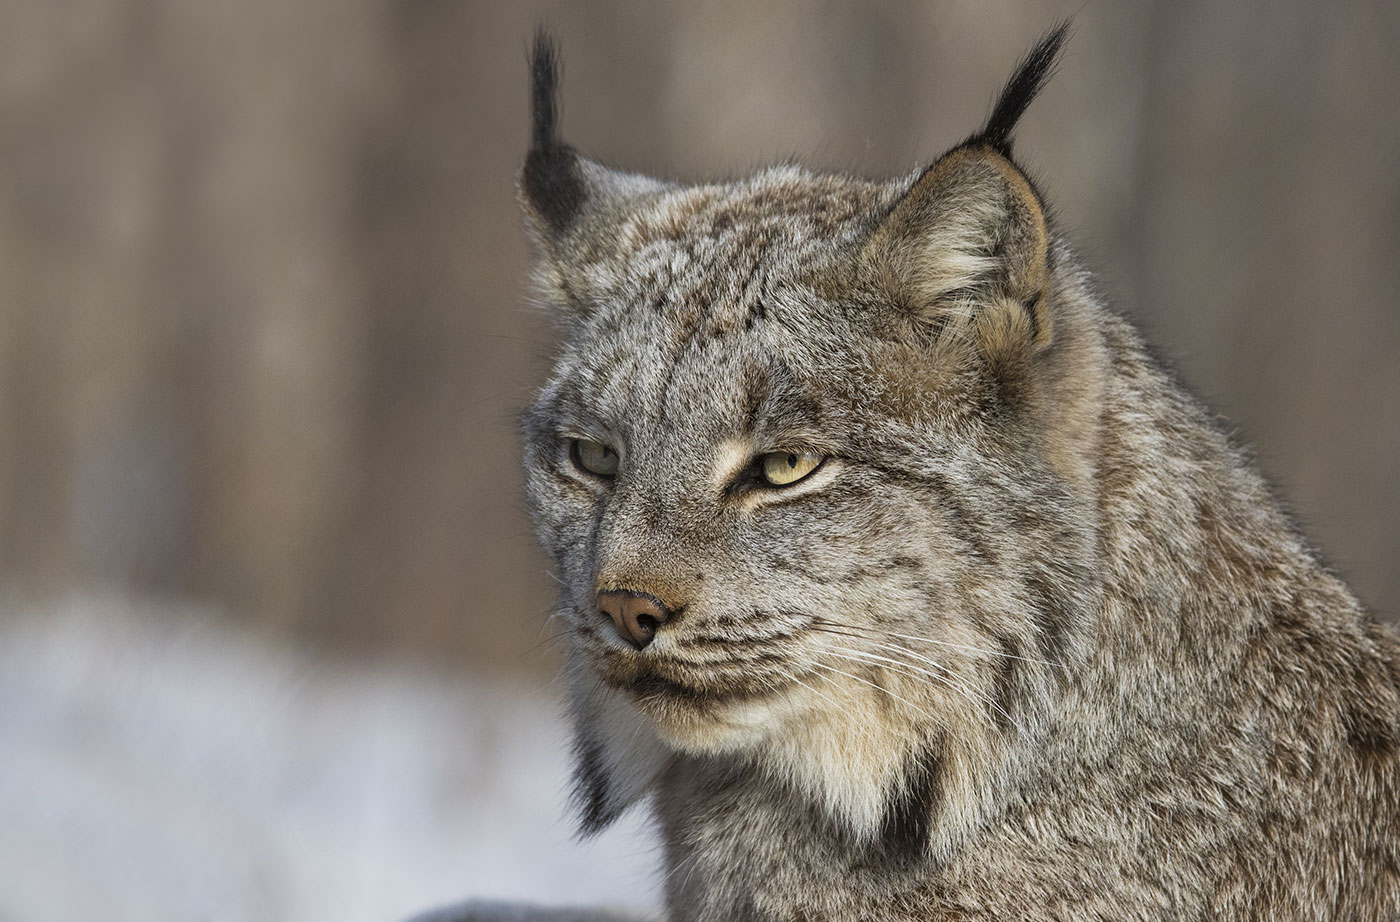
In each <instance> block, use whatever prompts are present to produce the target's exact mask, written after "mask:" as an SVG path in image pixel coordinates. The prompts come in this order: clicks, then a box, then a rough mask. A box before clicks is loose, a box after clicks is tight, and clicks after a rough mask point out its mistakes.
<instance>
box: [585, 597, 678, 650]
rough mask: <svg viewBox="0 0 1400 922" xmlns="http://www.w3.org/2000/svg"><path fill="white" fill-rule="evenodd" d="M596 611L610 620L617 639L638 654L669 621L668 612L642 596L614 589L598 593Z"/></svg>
mask: <svg viewBox="0 0 1400 922" xmlns="http://www.w3.org/2000/svg"><path fill="white" fill-rule="evenodd" d="M598 609H599V610H600V611H602V612H603V613H604V614H606V615H607V616H608V617H610V618H612V620H613V624H614V625H616V626H617V636H619V637H621V638H622V639H623V640H625V641H627V642H628V643H630V644H631V645H632V646H634V647H636V648H637V649H638V650H640V649H642V648H643V647H645V646H646V645H647V644H649V643H651V639H652V638H653V637H655V636H656V629H657V628H658V627H660V626H661V625H663V624H665V623H666V622H667V621H668V620H670V618H671V614H672V612H671V610H670V609H668V608H667V607H666V606H665V605H662V604H661V601H660V600H659V599H657V598H655V597H654V596H649V595H647V594H646V593H644V592H627V591H624V590H621V589H615V590H612V591H610V592H600V593H598Z"/></svg>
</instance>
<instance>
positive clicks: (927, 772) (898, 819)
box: [880, 746, 943, 866]
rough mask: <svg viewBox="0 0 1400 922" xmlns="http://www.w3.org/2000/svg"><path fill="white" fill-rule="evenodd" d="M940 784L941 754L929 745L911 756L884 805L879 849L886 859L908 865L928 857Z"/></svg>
mask: <svg viewBox="0 0 1400 922" xmlns="http://www.w3.org/2000/svg"><path fill="white" fill-rule="evenodd" d="M942 782H943V755H942V752H941V750H940V749H939V748H938V747H936V746H929V747H927V748H925V749H923V750H921V751H920V752H918V753H916V754H914V755H913V756H911V757H910V759H909V762H908V764H907V765H906V766H905V769H904V777H903V778H902V779H900V781H899V783H898V787H897V788H896V789H895V790H894V792H893V793H892V794H891V795H890V799H889V803H888V804H886V806H885V821H884V823H883V824H882V828H881V830H880V846H881V847H882V848H883V850H884V853H885V857H886V858H889V859H891V860H893V861H895V862H896V863H898V864H901V865H905V866H910V865H915V864H918V863H919V862H921V861H922V860H923V859H924V857H925V856H926V855H927V853H928V843H929V837H930V835H931V834H932V832H933V819H934V816H933V815H934V812H935V811H936V810H937V809H938V802H939V799H940V798H941V796H942V793H943V788H942Z"/></svg>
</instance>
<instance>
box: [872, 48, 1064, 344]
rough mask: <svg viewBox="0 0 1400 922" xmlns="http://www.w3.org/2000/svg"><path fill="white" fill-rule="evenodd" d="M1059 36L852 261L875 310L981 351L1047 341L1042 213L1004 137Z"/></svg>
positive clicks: (1029, 61)
mask: <svg viewBox="0 0 1400 922" xmlns="http://www.w3.org/2000/svg"><path fill="white" fill-rule="evenodd" d="M1067 29H1068V24H1067V23H1066V24H1063V25H1061V26H1059V27H1058V28H1057V29H1055V30H1054V31H1052V32H1051V33H1050V34H1049V35H1047V36H1046V37H1045V38H1044V39H1042V40H1041V41H1040V43H1039V44H1037V45H1036V47H1035V48H1034V49H1033V50H1032V51H1031V53H1030V54H1029V55H1027V57H1026V59H1025V60H1024V61H1023V62H1022V63H1021V65H1020V67H1018V68H1017V70H1016V73H1015V74H1014V75H1013V76H1012V78H1011V80H1010V82H1008V83H1007V85H1006V88H1005V89H1004V90H1002V94H1001V97H1000V98H999V99H998V101H997V104H996V107H995V108H994V109H993V111H992V115H991V118H990V119H988V121H987V125H986V127H985V128H983V129H982V131H980V132H979V133H977V134H975V135H973V136H972V137H971V138H969V139H968V140H967V141H964V142H963V143H962V144H960V145H958V146H957V147H955V148H953V149H952V150H951V151H949V152H948V153H946V154H944V155H943V156H942V157H940V158H939V159H938V161H937V162H935V163H934V164H933V165H932V166H930V167H929V168H928V169H927V170H925V171H924V172H923V174H921V175H920V176H919V177H918V178H917V179H916V180H915V181H914V183H913V185H912V186H911V187H910V188H909V190H908V191H907V192H906V193H905V194H904V196H903V198H902V199H900V201H899V202H898V204H896V205H895V207H894V209H893V210H892V211H891V212H890V214H889V215H888V216H887V217H886V218H885V219H884V220H883V221H882V222H881V224H880V225H879V226H878V227H877V228H876V230H875V232H874V233H873V234H872V235H871V236H870V238H869V239H868V240H867V242H866V245H865V248H864V250H863V252H862V260H861V262H862V269H863V271H864V272H865V273H867V275H868V277H869V278H870V279H871V281H872V282H873V284H874V286H875V288H876V292H877V294H878V295H879V297H881V299H882V300H885V301H887V302H888V303H892V304H895V305H897V306H900V307H903V308H904V309H905V310H907V311H908V312H910V313H912V314H913V315H914V316H915V317H917V318H920V319H923V320H926V321H928V322H930V323H931V324H933V325H934V326H935V327H936V328H937V329H938V330H940V331H942V332H944V333H946V334H955V335H956V336H957V338H959V339H970V340H971V341H973V342H975V343H977V344H978V345H979V346H981V347H982V348H983V349H984V350H988V349H989V350H993V351H996V350H1002V349H1005V348H1008V347H1023V346H1025V345H1026V344H1030V345H1033V346H1036V347H1039V346H1043V345H1045V344H1047V343H1049V342H1050V339H1051V335H1052V330H1051V323H1050V317H1049V312H1048V309H1047V308H1048V303H1049V293H1050V292H1049V287H1050V266H1049V230H1048V228H1047V226H1046V220H1045V209H1044V205H1043V204H1042V202H1041V199H1040V195H1039V194H1038V193H1037V192H1036V190H1035V187H1034V186H1033V185H1032V184H1031V182H1030V180H1029V179H1027V178H1026V175H1025V174H1024V173H1023V172H1021V170H1020V168H1019V167H1017V166H1016V164H1015V162H1014V161H1013V160H1012V159H1011V135H1012V131H1013V129H1014V128H1015V125H1016V121H1017V120H1018V119H1019V118H1020V116H1021V114H1022V113H1023V112H1024V111H1025V109H1026V107H1027V106H1028V105H1029V104H1030V102H1031V100H1032V99H1034V98H1035V95H1036V94H1037V93H1038V92H1039V91H1040V89H1041V87H1042V86H1043V85H1044V83H1045V81H1046V79H1047V78H1048V77H1049V75H1050V72H1051V69H1052V67H1053V64H1054V61H1055V56H1056V54H1057V53H1058V51H1059V48H1060V45H1061V43H1062V42H1063V40H1064V37H1065V33H1066V30H1067Z"/></svg>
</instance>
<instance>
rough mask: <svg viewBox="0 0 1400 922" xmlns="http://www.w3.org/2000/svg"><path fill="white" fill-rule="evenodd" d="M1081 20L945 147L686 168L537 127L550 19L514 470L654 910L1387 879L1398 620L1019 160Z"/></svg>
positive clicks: (537, 65)
mask: <svg viewBox="0 0 1400 922" xmlns="http://www.w3.org/2000/svg"><path fill="white" fill-rule="evenodd" d="M1065 34H1066V27H1065V26H1064V25H1061V26H1060V27H1058V28H1057V29H1055V30H1053V31H1052V32H1051V33H1050V34H1048V35H1047V36H1046V37H1045V38H1044V39H1043V40H1041V42H1040V43H1039V44H1038V45H1037V46H1036V47H1035V48H1034V49H1033V50H1032V51H1031V52H1030V53H1029V55H1028V56H1027V57H1026V59H1025V60H1024V61H1023V62H1022V63H1021V64H1020V66H1019V67H1018V69H1017V70H1016V71H1015V74H1014V76H1013V77H1012V78H1011V80H1010V82H1009V83H1008V84H1007V86H1006V88H1005V89H1004V90H1003V92H1002V94H1001V96H1000V98H999V100H998V102H997V103H996V105H995V106H994V108H993V111H992V114H991V116H990V118H989V120H988V122H987V124H986V125H985V126H984V127H983V128H982V129H981V130H980V131H978V132H977V133H975V134H973V135H972V136H971V137H969V138H968V139H967V140H966V141H965V142H963V143H961V144H959V145H957V146H956V147H954V148H953V149H952V150H950V151H949V152H947V153H946V154H944V155H943V156H942V157H940V158H938V159H937V160H936V161H934V162H933V163H932V165H930V166H927V167H926V168H922V169H919V170H917V171H915V172H912V173H910V174H908V175H905V176H902V177H898V178H896V179H893V180H889V181H867V180H864V179H858V178H852V177H849V176H830V175H818V174H814V173H811V172H808V171H806V170H803V169H800V168H798V167H794V166H782V167H777V168H773V169H768V170H764V171H761V172H759V173H757V174H755V175H753V176H750V177H748V178H745V179H741V180H738V181H734V182H723V183H715V184H704V185H690V186H685V185H678V184H675V183H670V182H665V181H659V180H655V179H650V178H646V177H643V176H639V175H633V174H629V173H623V172H619V171H616V170H613V169H609V168H607V167H604V166H602V165H600V164H598V163H595V162H593V161H591V160H588V159H586V158H585V157H583V156H581V155H580V154H579V153H578V152H576V151H575V150H574V149H573V148H572V147H570V146H568V145H567V144H565V143H564V142H563V141H561V140H560V137H559V134H558V126H557V109H556V84H557V73H558V72H557V64H556V52H555V48H554V45H553V44H552V43H551V40H550V39H549V38H547V37H546V36H544V35H543V34H541V35H540V36H538V37H537V40H536V43H535V46H534V51H533V55H532V79H533V117H534V122H533V142H532V146H531V148H530V151H529V155H528V157H527V159H526V162H525V166H524V170H523V172H522V174H521V180H520V198H521V201H522V203H523V206H524V211H525V214H526V220H527V225H528V230H529V235H530V237H531V239H532V241H533V244H534V247H535V252H536V267H535V268H536V278H537V281H538V284H539V289H540V292H541V294H542V298H543V300H545V301H547V302H548V303H549V304H550V305H551V306H552V307H553V309H554V311H555V312H556V313H557V316H558V318H559V320H560V322H561V324H562V327H563V331H564V344H563V346H562V349H561V353H560V355H559V357H558V361H557V364H556V366H555V368H554V371H553V374H552V376H551V377H550V378H549V380H548V383H546V384H545V385H544V387H543V389H542V390H541V392H540V393H539V397H538V400H537V401H536V403H535V404H534V406H533V407H532V408H531V409H529V411H528V412H527V414H526V415H525V418H524V432H525V440H526V448H525V469H526V476H527V495H528V498H529V505H530V510H531V513H532V515H533V518H534V521H535V524H536V527H537V530H538V533H539V536H540V539H541V541H542V542H543V544H544V547H545V548H546V550H547V551H548V553H549V554H550V556H551V557H552V558H553V560H554V562H555V564H556V566H557V571H556V572H557V574H558V576H559V578H560V579H561V581H562V584H563V589H562V591H561V594H560V599H559V606H558V611H559V613H560V616H561V617H562V618H563V619H564V620H565V621H566V622H567V625H568V627H569V628H570V630H571V633H570V636H569V641H568V643H569V652H568V666H567V669H568V674H569V678H570V680H571V683H572V686H571V687H572V691H571V695H572V718H573V721H574V725H575V734H576V736H575V744H574V756H575V759H576V773H575V777H576V782H577V790H576V795H577V804H578V807H579V811H580V816H581V825H582V829H583V831H584V832H585V833H591V832H594V831H596V830H599V829H602V828H603V827H605V826H607V825H608V824H609V823H611V822H612V821H613V820H614V819H616V818H617V817H618V816H619V814H621V813H622V812H623V811H625V810H627V809H628V808H630V807H632V806H634V805H636V804H638V803H639V802H642V801H644V800H648V799H649V800H650V806H651V809H652V810H653V811H654V813H655V816H656V819H657V821H658V822H659V825H660V830H661V833H662V838H663V841H664V844H665V849H664V867H662V868H660V869H658V870H659V873H661V874H662V875H663V876H664V880H665V900H666V905H667V916H668V918H669V919H671V920H673V922H702V920H704V922H720V920H724V922H750V920H751V922H759V920H764V922H779V920H804V922H818V920H833V922H835V920H843V922H849V920H871V922H877V920H878V922H895V920H934V919H938V920H942V919H958V920H976V919H1016V920H1039V919H1075V920H1083V919H1102V920H1123V919H1228V920H1242V919H1357V920H1381V919H1388V920H1395V919H1400V641H1397V637H1396V636H1395V634H1393V633H1392V632H1391V630H1390V629H1388V628H1386V627H1384V626H1382V625H1381V624H1380V623H1378V622H1377V621H1376V620H1375V619H1374V618H1373V617H1372V616H1371V615H1369V614H1368V613H1367V612H1365V611H1364V610H1363V609H1362V607H1361V606H1360V604H1359V603H1358V601H1357V600H1356V598H1355V597H1354V596H1353V595H1352V593H1351V592H1350V591H1349V590H1348V589H1347V587H1346V586H1344V585H1343V584H1342V583H1341V582H1340V581H1339V580H1338V579H1337V578H1336V577H1334V576H1333V575H1332V574H1331V573H1329V572H1328V571H1327V570H1326V569H1325V568H1324V567H1323V565H1322V564H1320V563H1319V560H1318V558H1317V556H1316V555H1315V553H1314V552H1313V551H1312V550H1311V549H1310V548H1309V546H1308V545H1307V544H1306V543H1305V541H1304V540H1303V539H1302V538H1301V537H1300V536H1299V534H1298V532H1297V530H1296V529H1295V527H1294V526H1293V525H1292V524H1291V523H1290V521H1289V520H1288V518H1287V517H1286V515H1285V514H1284V512H1283V511H1281V509H1280V506H1279V504H1278V503H1277V502H1276V500H1275V499H1274V498H1273V497H1272V496H1271V495H1270V492H1269V491H1268V489H1267V488H1266V486H1265V484H1264V483H1263V481H1262V479H1261V477H1260V476H1259V475H1258V474H1257V473H1256V472H1255V470H1254V468H1253V467H1252V466H1251V464H1250V463H1249V462H1248V461H1247V460H1246V458H1245V457H1244V455H1243V454H1242V453H1241V452H1240V451H1239V450H1238V449H1237V448H1235V447H1233V446H1232V445H1231V443H1230V441H1229V439H1228V438H1227V437H1226V435H1224V434H1223V433H1222V430H1221V428H1220V427H1219V425H1218V424H1217V423H1216V422H1215V421H1214V420H1213V419H1212V417H1211V416H1210V414H1209V413H1208V412H1207V411H1206V410H1204V409H1203V408H1202V407H1201V406H1200V405H1199V404H1198V403H1197V402H1196V401H1195V400H1194V399H1193V398H1192V397H1191V396H1189V395H1188V394H1187V393H1186V392H1185V391H1184V390H1183V388H1182V387H1181V386H1180V385H1179V384H1177V383H1176V382H1175V381H1174V379H1173V378H1172V376H1171V375H1170V374H1168V373H1167V372H1166V371H1164V370H1163V368H1162V367H1161V366H1160V365H1159V364H1158V362H1157V361H1155V360H1154V359H1153V358H1152V357H1151V356H1150V355H1149V353H1148V351H1147V350H1146V349H1145V348H1144V345H1143V342H1142V340H1141V339H1140V337H1139V336H1138V334H1137V333H1136V332H1135V331H1134V330H1133V329H1132V328H1131V327H1130V326H1129V325H1128V323H1126V322H1125V321H1124V320H1123V319H1121V318H1120V317H1119V316H1117V315H1116V314H1115V313H1113V312H1112V311H1111V310H1110V309H1109V308H1108V307H1106V306H1105V305H1104V303H1103V302H1102V300H1101V299H1100V298H1099V297H1098V296H1097V295H1096V294H1095V292H1094V290H1093V288H1092V285H1091V283H1090V281H1089V279H1088V277H1087V275H1086V274H1085V272H1084V271H1083V269H1081V267H1080V264H1079V262H1078V261H1077V259H1076V257H1075V254H1074V252H1073V250H1072V249H1071V248H1070V246H1069V244H1067V243H1066V242H1065V240H1064V239H1063V237H1062V236H1061V235H1060V234H1059V233H1058V232H1057V231H1056V228H1055V227H1054V225H1053V223H1052V222H1051V221H1050V219H1049V218H1048V217H1047V209H1046V203H1045V200H1044V198H1043V196H1042V195H1041V193H1040V192H1039V190H1038V189H1037V187H1036V185H1035V183H1034V182H1032V181H1031V179H1029V178H1028V177H1027V175H1026V173H1025V172H1024V171H1023V170H1022V169H1021V168H1020V167H1019V166H1018V165H1017V161H1016V159H1015V157H1014V156H1013V152H1012V135H1013V129H1014V127H1015V125H1016V122H1017V120H1018V118H1019V116H1020V115H1021V114H1022V112H1023V111H1024V110H1025V109H1026V107H1027V105H1028V104H1029V103H1030V102H1031V100H1032V99H1033V98H1034V97H1035V96H1036V94H1037V93H1038V92H1039V90H1040V89H1041V87H1042V85H1043V84H1044V82H1045V81H1046V79H1047V78H1048V76H1049V75H1050V73H1051V71H1052V70H1053V68H1054V65H1055V61H1056V57H1057V54H1058V52H1059V49H1060V47H1061V44H1062V42H1063V40H1064V37H1065ZM516 911H519V912H522V913H526V915H525V916H521V917H522V918H524V917H527V916H528V912H527V911H526V910H523V909H520V910H516ZM502 912H504V910H502ZM478 913H479V914H481V915H483V916H484V915H490V912H489V911H487V910H485V909H479V910H478Z"/></svg>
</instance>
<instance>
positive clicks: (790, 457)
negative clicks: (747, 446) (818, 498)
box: [758, 451, 822, 487]
mask: <svg viewBox="0 0 1400 922" xmlns="http://www.w3.org/2000/svg"><path fill="white" fill-rule="evenodd" d="M758 460H759V469H760V470H762V471H763V479H764V480H766V481H768V483H769V484H770V485H771V486H775V487H785V486H787V485H788V484H793V483H797V481H799V480H801V479H802V478H803V477H806V476H807V475H808V474H810V473H812V471H815V470H816V469H817V467H818V466H819V465H820V464H821V463H822V458H821V455H814V454H810V453H808V452H805V451H772V452H769V453H768V454H766V455H764V456H763V457H761V458H759V459H758Z"/></svg>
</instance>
